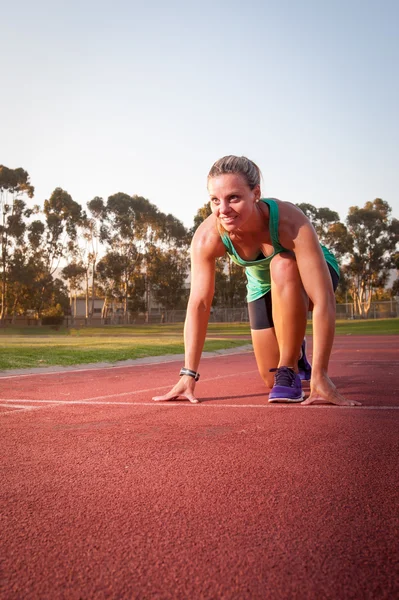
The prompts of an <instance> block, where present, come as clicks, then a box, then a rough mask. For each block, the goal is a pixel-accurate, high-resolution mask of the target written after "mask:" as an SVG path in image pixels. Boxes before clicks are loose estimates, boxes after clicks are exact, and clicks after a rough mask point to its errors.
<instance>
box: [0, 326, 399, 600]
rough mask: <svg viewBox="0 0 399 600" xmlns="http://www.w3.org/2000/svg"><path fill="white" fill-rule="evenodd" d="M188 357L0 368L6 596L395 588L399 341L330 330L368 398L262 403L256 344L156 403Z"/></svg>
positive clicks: (364, 593)
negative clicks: (12, 371) (191, 397)
mask: <svg viewBox="0 0 399 600" xmlns="http://www.w3.org/2000/svg"><path fill="white" fill-rule="evenodd" d="M310 347H311V346H310ZM180 366H181V362H180V361H179V362H178V363H177V362H168V363H159V364H149V365H142V364H140V365H137V366H132V367H123V368H109V369H100V370H85V369H76V370H73V371H70V372H63V373H60V374H57V373H49V374H34V375H26V376H20V375H19V376H18V377H12V376H9V375H8V376H6V377H0V388H1V389H0V397H1V399H0V427H1V432H2V435H1V441H0V449H1V454H2V458H1V490H2V493H1V501H2V506H1V522H0V528H1V534H0V536H1V548H0V550H1V591H0V597H1V598H2V599H6V600H11V599H18V600H19V599H25V598H26V599H40V600H42V599H47V598H49V599H50V598H51V599H58V598H63V599H64V598H66V599H68V600H69V599H91V598H95V599H102V598H104V599H105V598H112V599H114V598H115V599H119V598H122V599H124V598H127V599H132V598H138V599H147V598H148V599H153V598H160V599H161V598H162V599H168V598H171V599H172V598H173V599H183V598H184V599H186V598H190V599H195V598H209V599H211V598H212V599H214V598H226V599H243V598H245V599H246V598H248V599H257V598H259V599H269V598H270V599H281V598H287V599H288V598H289V599H307V598H309V599H317V600H320V599H324V598H326V599H327V598H328V599H339V600H342V599H354V600H363V599H373V600H374V599H380V598H384V599H393V598H398V597H399V561H398V539H399V515H398V490H399V485H398V484H399V476H398V464H397V458H398V455H399V453H398V451H399V436H398V430H399V428H398V425H399V350H398V337H397V336H396V337H394V336H387V337H385V336H384V337H375V336H373V337H363V336H362V337H354V336H350V337H349V336H345V337H337V338H336V342H335V346H334V353H333V356H332V362H331V376H332V378H333V380H334V381H335V383H336V384H337V386H338V388H339V390H340V391H341V392H342V393H343V394H344V395H346V396H347V397H349V398H353V399H354V400H360V401H361V402H363V406H362V407H354V408H351V407H347V408H338V407H332V406H318V407H301V406H300V405H295V406H292V405H274V404H273V405H270V404H267V390H266V388H265V387H264V386H263V383H262V382H261V380H260V377H259V375H258V373H257V370H256V364H255V360H254V357H253V354H252V353H250V352H246V353H241V354H231V355H225V356H218V357H215V358H212V359H209V358H207V359H203V361H202V363H201V369H200V370H201V380H200V383H199V384H198V387H197V392H198V396H199V397H200V398H201V399H202V403H201V404H200V405H191V404H189V403H187V402H186V401H177V402H172V403H163V404H159V403H154V402H152V401H151V397H152V396H153V395H157V394H160V393H162V392H163V391H164V390H165V391H166V390H167V389H169V387H170V386H171V385H172V384H174V383H175V381H176V374H177V373H178V370H179V368H180Z"/></svg>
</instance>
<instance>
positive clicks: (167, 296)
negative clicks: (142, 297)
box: [148, 246, 187, 310]
mask: <svg viewBox="0 0 399 600" xmlns="http://www.w3.org/2000/svg"><path fill="white" fill-rule="evenodd" d="M186 276H187V259H186V257H185V256H184V254H182V253H181V252H179V251H178V250H177V249H176V248H172V249H169V250H166V251H163V250H161V249H160V248H157V247H156V246H152V248H151V249H150V251H149V261H148V277H149V279H150V281H151V288H152V291H153V293H154V296H155V299H156V301H157V302H159V304H160V305H161V306H162V307H163V308H164V309H166V310H172V309H176V308H180V307H182V308H183V307H184V304H185V301H186V300H187V298H186V294H185V287H184V282H185V279H186Z"/></svg>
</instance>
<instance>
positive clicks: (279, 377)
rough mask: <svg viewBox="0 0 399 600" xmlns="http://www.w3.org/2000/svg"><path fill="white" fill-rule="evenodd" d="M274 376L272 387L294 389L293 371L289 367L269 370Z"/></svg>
mask: <svg viewBox="0 0 399 600" xmlns="http://www.w3.org/2000/svg"><path fill="white" fill-rule="evenodd" d="M270 372H271V373H275V375H274V385H282V386H284V387H294V385H295V371H294V370H293V369H290V367H279V368H278V369H270Z"/></svg>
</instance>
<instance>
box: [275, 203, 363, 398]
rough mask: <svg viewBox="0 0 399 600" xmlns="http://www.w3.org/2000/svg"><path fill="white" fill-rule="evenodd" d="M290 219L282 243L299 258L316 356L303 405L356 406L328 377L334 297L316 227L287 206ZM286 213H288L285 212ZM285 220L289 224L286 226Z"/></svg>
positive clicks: (283, 231) (283, 228) (313, 360)
mask: <svg viewBox="0 0 399 600" xmlns="http://www.w3.org/2000/svg"><path fill="white" fill-rule="evenodd" d="M286 210H287V212H288V214H287V215H286V217H289V220H288V221H286V219H284V218H283V219H282V228H281V229H282V231H281V235H280V241H281V243H282V244H283V245H285V244H284V241H287V243H288V244H289V241H290V242H291V243H290V244H289V247H290V249H292V250H293V251H294V253H295V256H296V261H297V265H298V269H299V273H300V276H301V279H302V283H303V286H304V288H305V291H306V293H307V295H308V296H309V299H310V300H311V302H312V303H313V319H312V322H313V357H312V378H311V388H310V390H311V393H310V396H309V398H308V399H307V400H305V401H304V402H303V403H302V404H303V405H306V404H315V403H318V402H327V403H331V404H337V405H341V406H347V405H349V406H356V405H359V404H360V403H359V402H355V401H354V400H347V399H346V398H344V397H343V396H342V395H341V394H340V393H339V392H338V390H337V389H336V387H335V385H334V384H333V382H332V381H331V379H330V378H329V376H328V364H329V360H330V355H331V350H332V345H333V341H334V334H335V315H336V309H335V294H334V289H333V286H332V281H331V276H330V273H329V270H328V267H327V263H326V260H325V258H324V255H323V252H322V249H321V247H320V242H319V239H318V237H317V234H316V232H315V230H314V227H313V225H312V224H311V223H310V221H309V220H308V219H307V217H306V216H305V215H304V214H303V213H302V211H299V209H297V207H294V206H293V205H288V206H287V209H286ZM284 212H285V211H284ZM285 221H286V223H287V225H286V226H285V225H284V222H285Z"/></svg>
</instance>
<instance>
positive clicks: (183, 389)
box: [153, 375, 199, 404]
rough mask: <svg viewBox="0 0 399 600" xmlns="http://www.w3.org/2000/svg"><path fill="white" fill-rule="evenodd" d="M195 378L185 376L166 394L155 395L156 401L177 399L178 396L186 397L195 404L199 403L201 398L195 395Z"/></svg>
mask: <svg viewBox="0 0 399 600" xmlns="http://www.w3.org/2000/svg"><path fill="white" fill-rule="evenodd" d="M194 388H195V380H194V378H193V377H189V376H187V375H186V376H183V377H181V378H180V380H179V382H178V383H176V385H175V386H174V387H173V388H172V389H171V390H170V392H168V393H167V394H165V395H164V396H154V397H153V400H155V402H164V401H166V400H176V399H177V398H186V399H187V400H190V402H192V403H193V404H198V403H199V400H198V398H196V397H195V396H194Z"/></svg>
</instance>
